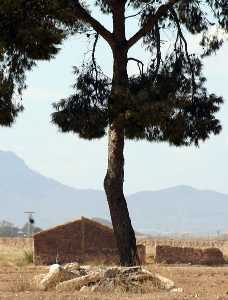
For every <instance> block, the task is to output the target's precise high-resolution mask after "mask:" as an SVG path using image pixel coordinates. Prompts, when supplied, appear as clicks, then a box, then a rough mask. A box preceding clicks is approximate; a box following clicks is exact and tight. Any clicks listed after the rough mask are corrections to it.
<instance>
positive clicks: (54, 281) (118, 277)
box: [34, 263, 182, 293]
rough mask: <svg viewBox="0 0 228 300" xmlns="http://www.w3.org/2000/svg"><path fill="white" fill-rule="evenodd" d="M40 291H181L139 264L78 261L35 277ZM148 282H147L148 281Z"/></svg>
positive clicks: (172, 283) (170, 281) (58, 266)
mask: <svg viewBox="0 0 228 300" xmlns="http://www.w3.org/2000/svg"><path fill="white" fill-rule="evenodd" d="M34 280H35V282H36V283H37V284H36V285H37V286H39V288H40V289H41V290H48V289H51V288H53V287H56V290H57V291H67V292H68V291H76V290H77V291H80V292H94V291H96V292H104V291H113V290H114V289H116V290H120V291H126V292H127V291H132V292H137V291H139V292H142V293H143V292H145V291H146V289H148V284H149V287H151V288H152V289H153V288H160V289H165V290H167V291H171V292H179V293H180V292H182V289H180V288H177V287H175V285H174V282H173V281H172V280H170V279H168V278H166V277H163V276H161V275H159V274H156V273H152V272H149V271H148V270H146V269H143V268H141V267H140V266H137V267H104V266H103V267H102V266H100V267H91V266H79V264H78V263H71V264H67V265H65V266H64V267H61V266H60V265H58V264H55V265H52V266H51V267H50V269H49V273H48V274H46V275H45V274H41V275H39V276H36V277H35V278H34ZM147 282H148V284H147Z"/></svg>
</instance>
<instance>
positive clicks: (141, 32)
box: [127, 0, 180, 49]
mask: <svg viewBox="0 0 228 300" xmlns="http://www.w3.org/2000/svg"><path fill="white" fill-rule="evenodd" d="M179 1H180V0H169V1H168V2H167V3H166V4H163V5H161V6H160V7H159V8H158V10H157V11H156V13H155V14H154V15H151V16H150V17H149V19H148V21H147V22H146V24H145V25H144V26H143V27H142V28H141V29H140V30H139V31H138V32H137V33H136V34H135V35H133V36H132V37H131V38H130V39H129V40H128V42H127V44H128V49H129V48H131V47H132V46H133V45H134V44H136V43H137V42H138V41H139V40H140V39H141V38H142V37H144V36H145V34H146V33H148V32H149V31H151V30H152V29H153V28H154V26H155V24H156V23H157V21H158V20H159V18H160V17H161V16H163V15H164V14H165V13H166V12H167V11H168V10H169V8H170V7H172V6H173V5H175V4H176V3H177V2H179Z"/></svg>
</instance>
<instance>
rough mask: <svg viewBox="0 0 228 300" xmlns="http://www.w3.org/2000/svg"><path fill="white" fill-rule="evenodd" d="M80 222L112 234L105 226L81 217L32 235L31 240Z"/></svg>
mask: <svg viewBox="0 0 228 300" xmlns="http://www.w3.org/2000/svg"><path fill="white" fill-rule="evenodd" d="M81 222H86V223H90V224H92V225H93V226H95V227H97V228H98V229H100V230H101V231H106V232H109V233H112V234H113V230H112V229H111V228H110V227H108V226H106V225H103V224H101V223H99V222H96V221H94V220H91V219H88V218H84V217H81V219H77V220H74V221H71V222H67V223H64V224H61V225H57V226H55V227H52V228H49V229H46V230H42V231H40V232H38V233H36V234H34V235H33V238H36V237H39V236H42V235H46V234H48V233H51V232H52V231H54V230H58V229H64V227H66V226H70V225H73V224H75V223H81Z"/></svg>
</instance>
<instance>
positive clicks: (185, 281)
mask: <svg viewBox="0 0 228 300" xmlns="http://www.w3.org/2000/svg"><path fill="white" fill-rule="evenodd" d="M147 268H148V269H149V270H153V271H156V272H158V273H160V274H161V275H163V276H166V277H168V278H170V279H172V280H173V281H174V282H175V284H176V286H177V287H180V288H183V292H182V293H174V292H172V293H171V292H167V291H158V290H154V291H153V292H152V293H151V292H150V293H148V294H147V293H146V294H143V295H142V294H140V293H138V294H130V293H124V294H121V293H120V292H119V293H118V292H113V293H112V294H110V293H108V294H97V293H90V294H84V293H80V292H77V293H76V292H75V293H56V292H55V291H51V292H40V291H36V290H33V289H32V288H31V286H30V283H31V281H32V278H33V276H34V275H37V274H39V273H46V272H47V268H46V267H34V266H25V267H15V266H2V267H0V299H1V300H2V299H10V300H11V299H21V300H30V299H34V300H38V299H39V300H42V299H45V300H48V299H55V300H65V299H66V300H71V299H75V300H110V299H113V300H119V299H122V300H127V299H128V300H130V299H131V300H177V299H179V300H184V299H185V300H188V299H201V300H215V299H216V300H228V266H224V267H202V266H181V265H175V266H166V265H162V266H161V265H148V266H147Z"/></svg>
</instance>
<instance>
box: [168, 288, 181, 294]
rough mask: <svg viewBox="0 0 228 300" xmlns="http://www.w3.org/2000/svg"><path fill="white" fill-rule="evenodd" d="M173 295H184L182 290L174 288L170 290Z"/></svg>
mask: <svg viewBox="0 0 228 300" xmlns="http://www.w3.org/2000/svg"><path fill="white" fill-rule="evenodd" d="M170 292H171V293H183V289H182V288H174V289H171V290H170Z"/></svg>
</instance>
